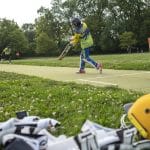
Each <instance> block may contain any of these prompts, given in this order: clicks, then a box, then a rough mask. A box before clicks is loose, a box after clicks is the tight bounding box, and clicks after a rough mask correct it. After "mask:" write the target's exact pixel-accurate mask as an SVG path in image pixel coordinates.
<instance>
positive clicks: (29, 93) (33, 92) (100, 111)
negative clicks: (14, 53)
mask: <svg viewBox="0 0 150 150" xmlns="http://www.w3.org/2000/svg"><path fill="white" fill-rule="evenodd" d="M0 93H1V94H0V121H5V120H7V119H9V118H10V117H14V116H15V112H17V111H21V110H26V111H28V112H29V114H30V115H38V116H40V117H51V118H55V119H57V120H58V121H60V122H61V124H62V125H61V127H60V128H59V129H58V130H57V132H56V133H55V134H56V135H59V134H66V135H75V134H76V133H78V132H79V131H80V128H81V126H82V124H83V122H84V121H85V120H86V119H89V120H91V121H95V122H97V123H100V124H102V125H105V126H107V127H114V128H118V127H119V122H120V116H121V114H122V113H123V108H122V106H123V105H124V104H125V103H128V102H132V101H135V100H136V99H137V98H138V97H140V96H141V95H143V93H138V92H134V91H126V90H122V89H118V88H100V87H94V86H90V85H78V84H75V83H69V84H68V83H62V82H56V81H51V80H46V79H41V78H37V77H29V76H25V75H17V74H15V73H5V72H0Z"/></svg>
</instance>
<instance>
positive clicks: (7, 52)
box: [1, 47, 11, 63]
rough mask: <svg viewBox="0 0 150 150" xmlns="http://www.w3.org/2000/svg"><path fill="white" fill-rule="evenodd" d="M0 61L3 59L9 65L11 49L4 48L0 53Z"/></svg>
mask: <svg viewBox="0 0 150 150" xmlns="http://www.w3.org/2000/svg"><path fill="white" fill-rule="evenodd" d="M1 57H2V58H1V61H2V60H3V59H6V60H8V61H9V63H11V48H10V47H6V48H4V49H3V51H2V53H1Z"/></svg>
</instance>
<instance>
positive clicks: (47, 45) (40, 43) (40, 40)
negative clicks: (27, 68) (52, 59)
mask: <svg viewBox="0 0 150 150" xmlns="http://www.w3.org/2000/svg"><path fill="white" fill-rule="evenodd" d="M36 41H37V49H36V50H37V53H39V54H50V53H51V51H52V50H54V49H56V45H55V43H54V42H53V41H52V40H51V39H50V38H49V37H48V35H47V34H46V33H44V32H43V33H41V34H40V35H39V36H38V37H37V39H36Z"/></svg>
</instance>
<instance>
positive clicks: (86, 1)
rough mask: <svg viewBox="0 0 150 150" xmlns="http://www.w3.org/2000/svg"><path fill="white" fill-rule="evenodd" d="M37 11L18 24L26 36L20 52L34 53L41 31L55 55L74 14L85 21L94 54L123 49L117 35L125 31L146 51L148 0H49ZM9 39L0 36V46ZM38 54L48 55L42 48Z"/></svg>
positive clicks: (69, 30)
mask: <svg viewBox="0 0 150 150" xmlns="http://www.w3.org/2000/svg"><path fill="white" fill-rule="evenodd" d="M37 12H38V14H39V16H38V18H36V20H35V24H33V25H32V24H26V23H25V24H24V25H23V27H22V29H23V32H24V34H25V37H26V38H27V39H28V43H26V46H25V47H27V48H26V52H25V53H24V54H28V55H34V54H35V53H36V52H38V51H36V50H37V49H38V47H36V46H37V45H40V43H38V42H39V41H37V40H36V39H38V38H39V37H38V36H39V35H40V34H41V33H43V32H44V33H46V34H47V35H48V38H49V39H50V41H52V42H53V44H52V45H56V49H51V53H52V54H53V55H57V53H58V51H61V49H62V45H63V44H64V43H65V42H66V41H68V39H69V37H70V36H71V34H73V28H72V25H71V20H72V18H74V17H79V18H80V19H81V20H82V21H85V22H86V23H87V25H88V27H89V29H90V31H91V34H92V36H93V38H94V48H95V49H96V50H95V51H93V53H95V54H97V53H105V54H106V53H120V52H124V51H122V50H121V48H120V45H119V43H120V39H119V35H122V34H123V33H126V32H132V33H133V34H134V36H135V38H136V42H135V47H136V48H138V49H139V50H144V51H148V43H147V38H148V37H150V32H149V30H150V29H149V28H150V19H149V18H150V9H149V1H148V0H123V1H122V0H65V1H64V0H53V1H52V3H51V5H50V6H49V7H48V8H44V7H41V8H39V9H38V10H37ZM10 22H13V21H10ZM33 27H34V30H33ZM9 31H10V30H9ZM1 32H2V33H1V36H3V35H6V34H5V32H6V31H5V30H1ZM17 40H18V39H17ZM9 42H10V41H9V38H8V37H7V38H5V39H2V38H0V48H1V47H2V48H3V47H5V45H6V44H7V43H9ZM12 42H14V41H12ZM19 42H20V41H19ZM17 43H18V42H17ZM23 44H24V43H23ZM45 44H46V43H45ZM43 46H44V45H43ZM23 47H24V46H23ZM46 47H47V46H46ZM49 48H50V47H49ZM41 54H44V55H46V56H48V55H49V53H47V51H45V50H44V51H43V52H42V53H41ZM72 54H74V55H75V54H76V52H75V51H73V53H72Z"/></svg>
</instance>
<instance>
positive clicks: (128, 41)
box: [120, 32, 137, 52]
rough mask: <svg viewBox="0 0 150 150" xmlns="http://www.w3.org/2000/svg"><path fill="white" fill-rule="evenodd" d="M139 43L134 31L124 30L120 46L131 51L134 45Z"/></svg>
mask: <svg viewBox="0 0 150 150" xmlns="http://www.w3.org/2000/svg"><path fill="white" fill-rule="evenodd" d="M136 43H137V41H136V39H135V36H134V33H133V32H124V33H122V34H121V35H120V47H121V48H122V49H127V52H131V48H132V46H134V45H135V44H136Z"/></svg>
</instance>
